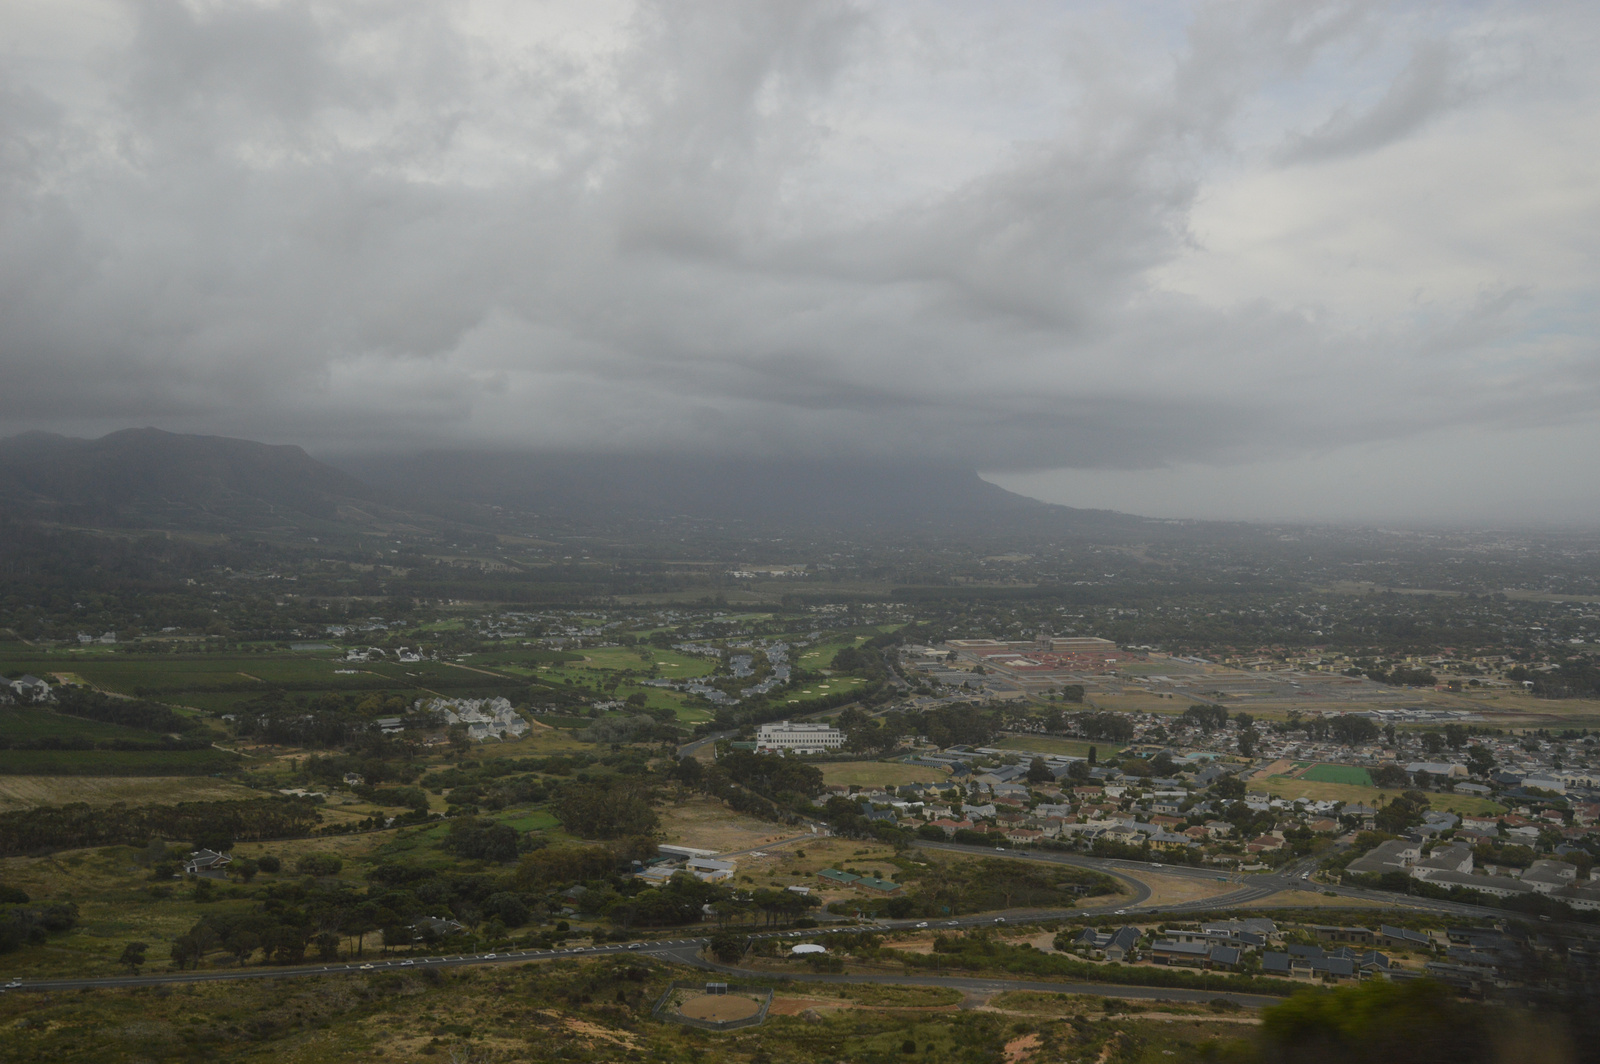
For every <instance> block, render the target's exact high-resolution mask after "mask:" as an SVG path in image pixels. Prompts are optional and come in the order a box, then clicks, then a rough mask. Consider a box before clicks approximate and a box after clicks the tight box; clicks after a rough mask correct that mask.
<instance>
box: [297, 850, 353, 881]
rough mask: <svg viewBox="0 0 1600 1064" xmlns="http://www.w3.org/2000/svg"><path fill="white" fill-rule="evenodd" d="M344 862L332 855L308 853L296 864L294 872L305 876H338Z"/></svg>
mask: <svg viewBox="0 0 1600 1064" xmlns="http://www.w3.org/2000/svg"><path fill="white" fill-rule="evenodd" d="M342 868H344V862H343V861H342V860H340V859H339V858H337V857H335V856H333V854H331V853H308V854H306V855H305V856H304V857H302V858H300V859H299V860H298V861H296V862H295V863H294V870H295V871H296V872H299V873H300V874H301V875H303V876H336V875H338V874H339V871H340V870H341V869H342Z"/></svg>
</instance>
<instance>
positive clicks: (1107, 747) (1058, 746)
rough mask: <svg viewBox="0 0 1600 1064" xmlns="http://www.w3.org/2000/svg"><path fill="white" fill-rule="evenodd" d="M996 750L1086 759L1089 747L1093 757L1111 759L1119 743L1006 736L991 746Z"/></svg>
mask: <svg viewBox="0 0 1600 1064" xmlns="http://www.w3.org/2000/svg"><path fill="white" fill-rule="evenodd" d="M990 745H992V746H993V747H994V748H995V749H997V750H1028V751H1032V752H1034V753H1039V754H1060V755H1061V756H1063V757H1088V756H1089V747H1091V746H1092V747H1094V750H1095V756H1096V757H1100V758H1107V757H1111V756H1112V755H1113V754H1116V753H1117V752H1119V751H1121V750H1122V749H1123V745H1122V744H1121V743H1099V742H1085V741H1083V740H1079V739H1060V738H1057V737H1055V736H1053V735H1008V736H1006V737H1005V738H1003V739H1000V740H998V741H996V742H994V743H992V744H990Z"/></svg>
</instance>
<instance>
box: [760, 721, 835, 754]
mask: <svg viewBox="0 0 1600 1064" xmlns="http://www.w3.org/2000/svg"><path fill="white" fill-rule="evenodd" d="M843 745H844V732H842V731H840V730H839V729H838V728H833V727H830V726H828V725H826V724H794V723H791V722H789V721H787V720H780V721H779V722H778V723H776V724H763V725H761V727H760V728H759V729H757V730H756V749H757V750H765V751H769V752H772V753H779V754H821V753H825V752H826V751H829V750H837V749H839V748H840V747H841V746H843Z"/></svg>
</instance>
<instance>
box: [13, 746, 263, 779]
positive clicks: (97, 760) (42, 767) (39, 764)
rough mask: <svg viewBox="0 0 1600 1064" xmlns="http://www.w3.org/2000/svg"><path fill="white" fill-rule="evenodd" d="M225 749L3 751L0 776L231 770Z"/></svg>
mask: <svg viewBox="0 0 1600 1064" xmlns="http://www.w3.org/2000/svg"><path fill="white" fill-rule="evenodd" d="M238 764H239V758H238V756H237V755H235V754H230V753H228V752H227V751H225V750H213V749H207V750H0V776H208V775H211V774H213V773H221V772H232V771H233V770H234V769H235V768H236V767H237V766H238Z"/></svg>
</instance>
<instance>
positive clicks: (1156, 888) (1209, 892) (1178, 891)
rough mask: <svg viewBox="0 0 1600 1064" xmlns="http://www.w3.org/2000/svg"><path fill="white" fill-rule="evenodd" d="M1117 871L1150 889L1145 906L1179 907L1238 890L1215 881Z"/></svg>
mask: <svg viewBox="0 0 1600 1064" xmlns="http://www.w3.org/2000/svg"><path fill="white" fill-rule="evenodd" d="M1118 871H1120V872H1122V873H1123V874H1124V875H1126V876H1128V877H1129V878H1131V879H1137V880H1138V881H1139V882H1141V883H1143V884H1144V885H1145V886H1147V887H1149V888H1150V898H1149V900H1148V901H1145V902H1143V903H1142V904H1145V905H1179V904H1182V903H1183V902H1188V901H1203V900H1205V899H1206V898H1215V897H1217V896H1219V895H1222V894H1232V893H1233V892H1234V891H1236V890H1239V889H1240V884H1238V883H1231V882H1230V883H1218V882H1217V881H1216V880H1215V879H1195V878H1193V877H1191V876H1164V875H1161V874H1159V873H1151V872H1145V871H1143V870H1139V869H1130V868H1121V869H1118Z"/></svg>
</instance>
